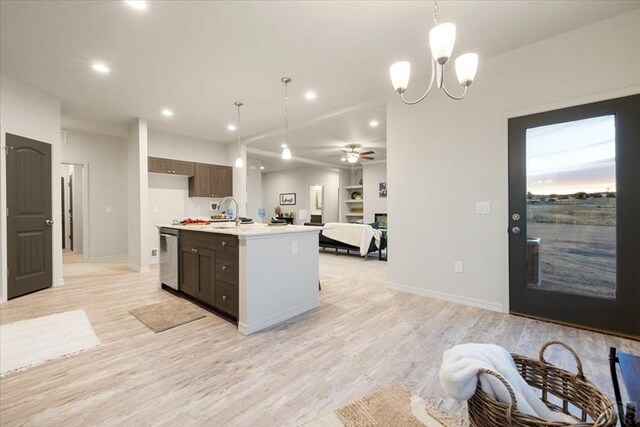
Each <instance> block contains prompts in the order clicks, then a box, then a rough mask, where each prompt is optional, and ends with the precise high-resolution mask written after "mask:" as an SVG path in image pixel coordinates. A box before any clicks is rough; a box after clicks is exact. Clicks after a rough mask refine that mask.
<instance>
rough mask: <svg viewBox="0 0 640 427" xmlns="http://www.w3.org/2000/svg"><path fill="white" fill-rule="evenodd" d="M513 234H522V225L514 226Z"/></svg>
mask: <svg viewBox="0 0 640 427" xmlns="http://www.w3.org/2000/svg"><path fill="white" fill-rule="evenodd" d="M511 233H512V234H520V227H513V228H512V229H511Z"/></svg>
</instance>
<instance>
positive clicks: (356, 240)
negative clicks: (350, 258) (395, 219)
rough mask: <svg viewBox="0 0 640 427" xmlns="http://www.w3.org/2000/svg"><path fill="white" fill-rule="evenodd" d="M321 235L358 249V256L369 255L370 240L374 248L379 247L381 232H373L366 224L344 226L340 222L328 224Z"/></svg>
mask: <svg viewBox="0 0 640 427" xmlns="http://www.w3.org/2000/svg"><path fill="white" fill-rule="evenodd" d="M322 234H323V235H324V236H325V237H328V238H330V239H333V240H337V241H338V242H342V243H346V244H347V245H351V246H355V247H358V248H360V255H362V256H364V255H366V254H367V253H369V245H370V244H371V239H372V238H374V239H375V241H376V247H378V248H379V247H380V237H382V232H381V231H380V230H375V229H374V228H373V227H371V226H370V225H366V224H345V223H342V222H328V223H326V224H325V225H324V228H323V229H322Z"/></svg>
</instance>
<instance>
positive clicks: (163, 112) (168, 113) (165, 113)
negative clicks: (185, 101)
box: [162, 108, 173, 117]
mask: <svg viewBox="0 0 640 427" xmlns="http://www.w3.org/2000/svg"><path fill="white" fill-rule="evenodd" d="M162 115H163V116H165V117H171V116H173V111H171V110H169V109H168V108H165V109H164V110H162Z"/></svg>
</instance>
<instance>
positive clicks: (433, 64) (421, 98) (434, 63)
mask: <svg viewBox="0 0 640 427" xmlns="http://www.w3.org/2000/svg"><path fill="white" fill-rule="evenodd" d="M435 77H436V61H435V60H431V82H429V87H428V88H427V91H426V92H425V93H424V95H422V96H421V97H420V98H418V99H416V100H415V101H407V100H406V99H404V93H401V94H400V99H402V102H404V103H405V104H407V105H415V104H417V103H418V102H420V101H422V100H423V99H425V98H426V97H427V95H429V92H431V88H432V87H433V81H434V80H435Z"/></svg>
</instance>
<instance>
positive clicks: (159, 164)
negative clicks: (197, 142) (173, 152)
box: [147, 157, 194, 176]
mask: <svg viewBox="0 0 640 427" xmlns="http://www.w3.org/2000/svg"><path fill="white" fill-rule="evenodd" d="M147 167H148V170H149V172H153V173H166V174H170V175H184V176H193V174H194V165H193V162H185V161H183V160H173V159H163V158H160V157H149V158H148V166H147Z"/></svg>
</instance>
